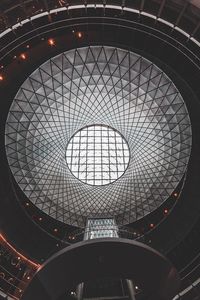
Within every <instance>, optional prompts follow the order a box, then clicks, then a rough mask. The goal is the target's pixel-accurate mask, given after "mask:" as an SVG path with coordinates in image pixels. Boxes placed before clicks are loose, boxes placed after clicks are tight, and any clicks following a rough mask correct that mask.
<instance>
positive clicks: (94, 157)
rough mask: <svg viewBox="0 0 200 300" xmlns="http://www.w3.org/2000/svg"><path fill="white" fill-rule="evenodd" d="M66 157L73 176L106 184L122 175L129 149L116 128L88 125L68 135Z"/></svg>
mask: <svg viewBox="0 0 200 300" xmlns="http://www.w3.org/2000/svg"><path fill="white" fill-rule="evenodd" d="M66 159H67V165H68V168H69V169H70V170H71V172H72V174H73V175H74V176H75V177H76V178H78V179H79V180H81V181H82V182H85V183H87V184H91V185H105V184H109V183H112V182H114V181H115V180H117V179H118V178H119V177H121V176H122V175H123V173H124V172H125V170H126V168H127V166H128V162H129V149H128V145H127V143H126V141H125V140H124V139H123V138H122V136H121V135H120V134H119V133H118V132H117V131H116V130H113V129H112V128H111V127H108V126H103V125H91V126H87V127H85V128H82V129H81V130H79V131H78V132H77V133H75V135H74V136H73V137H72V138H71V139H70V141H69V143H68V145H67V150H66Z"/></svg>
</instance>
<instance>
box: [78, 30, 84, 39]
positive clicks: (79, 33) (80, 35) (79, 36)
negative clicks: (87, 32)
mask: <svg viewBox="0 0 200 300" xmlns="http://www.w3.org/2000/svg"><path fill="white" fill-rule="evenodd" d="M77 37H78V38H79V39H81V38H82V37H83V34H82V32H80V31H79V32H77Z"/></svg>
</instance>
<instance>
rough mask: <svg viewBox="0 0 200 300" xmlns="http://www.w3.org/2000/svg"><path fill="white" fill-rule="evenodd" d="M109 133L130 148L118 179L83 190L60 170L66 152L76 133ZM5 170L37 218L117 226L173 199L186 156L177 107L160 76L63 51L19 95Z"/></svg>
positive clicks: (102, 53) (95, 49)
mask: <svg viewBox="0 0 200 300" xmlns="http://www.w3.org/2000/svg"><path fill="white" fill-rule="evenodd" d="M94 124H101V125H103V126H109V127H112V128H113V129H115V130H117V131H118V132H119V133H121V134H122V135H123V137H124V138H125V140H126V141H127V143H128V146H129V149H130V162H129V165H128V168H127V170H126V171H125V173H124V174H123V176H121V177H120V178H119V179H118V180H116V181H115V182H113V183H111V184H108V185H104V186H90V185H88V184H85V183H83V182H81V181H80V180H78V179H77V178H75V177H74V176H73V175H72V173H71V171H70V170H69V168H68V165H67V161H66V147H67V145H68V142H69V141H70V139H71V138H72V136H73V135H74V134H75V133H76V132H77V131H78V130H80V129H82V128H84V127H87V126H91V125H94ZM5 138H6V151H7V158H8V162H9V165H10V168H11V171H12V173H13V175H14V177H15V180H16V182H17V183H18V185H19V186H20V188H21V189H22V191H23V192H24V193H25V194H26V196H27V197H28V198H29V199H30V200H31V201H32V202H33V203H34V204H35V205H36V206H37V207H38V208H40V209H41V210H42V211H44V212H45V213H47V214H48V215H50V216H52V217H53V218H55V219H57V220H59V221H62V222H64V223H67V224H71V225H78V226H84V223H85V220H86V218H87V217H113V216H114V217H115V218H116V220H117V222H118V223H120V224H127V223H130V222H133V221H135V220H138V219H140V218H142V217H144V216H145V215H146V214H148V213H150V212H152V211H154V210H155V209H156V208H157V207H159V206H160V205H161V204H162V203H163V202H164V201H165V200H166V199H167V198H168V197H169V196H170V195H171V193H172V192H173V191H174V189H175V188H176V186H177V185H178V183H179V182H180V180H181V178H182V177H183V175H184V173H185V172H186V168H187V163H188V160H189V156H190V150H191V125H190V120H189V116H188V112H187V109H186V106H185V104H184V101H183V99H182V97H181V95H180V93H179V91H178V90H177V88H176V87H175V86H174V84H173V83H172V81H171V80H170V79H169V77H167V75H166V74H165V73H164V72H163V71H162V70H161V69H159V68H158V67H157V66H155V64H153V63H151V62H150V61H148V60H147V59H145V58H143V57H141V56H139V55H137V54H135V53H132V52H129V51H127V50H122V49H119V48H114V47H108V46H91V47H84V48H79V49H73V50H70V51H67V52H65V53H62V54H60V55H58V56H56V57H55V58H52V59H51V60H48V61H47V62H45V63H44V64H43V65H41V66H40V67H39V68H38V69H37V70H35V71H34V72H33V73H32V74H31V75H30V76H29V78H27V80H26V81H25V82H24V83H23V84H22V86H21V88H20V89H19V91H18V93H17V95H16V97H15V99H14V101H13V104H12V106H11V108H10V112H9V115H8V118H7V123H6V137H5Z"/></svg>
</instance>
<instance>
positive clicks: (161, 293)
mask: <svg viewBox="0 0 200 300" xmlns="http://www.w3.org/2000/svg"><path fill="white" fill-rule="evenodd" d="M105 277H113V278H124V279H126V278H128V279H134V281H135V282H137V285H139V286H140V288H141V289H142V290H143V291H145V293H147V294H149V295H151V296H150V297H151V298H152V299H154V300H157V299H159V300H167V299H172V297H173V296H175V295H176V293H177V291H178V288H179V281H180V280H179V276H178V273H177V271H176V269H175V268H174V267H173V266H172V264H171V263H170V262H169V261H168V260H167V259H166V258H165V257H163V256H162V255H161V254H160V253H158V252H157V251H155V250H153V249H152V248H150V247H148V246H146V245H144V244H141V243H138V242H135V241H130V240H126V239H120V238H102V239H96V240H89V241H83V242H80V243H77V244H74V245H72V246H68V247H66V248H65V249H62V250H61V251H59V252H58V253H56V254H55V255H53V256H52V257H51V258H50V259H49V260H48V261H47V262H46V263H45V264H44V265H43V266H42V267H41V268H40V269H39V271H38V272H37V273H36V275H35V276H34V278H33V280H32V281H31V282H30V284H29V286H28V287H27V289H26V291H25V293H24V295H23V296H22V300H36V299H42V300H58V299H59V297H61V296H62V295H64V294H67V291H69V290H70V288H72V287H73V286H75V285H76V284H78V283H80V282H84V281H87V280H91V279H95V278H105ZM151 298H150V299H151Z"/></svg>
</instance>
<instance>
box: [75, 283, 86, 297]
mask: <svg viewBox="0 0 200 300" xmlns="http://www.w3.org/2000/svg"><path fill="white" fill-rule="evenodd" d="M83 288H84V283H83V282H81V283H79V284H78V285H77V288H76V296H77V300H83Z"/></svg>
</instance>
